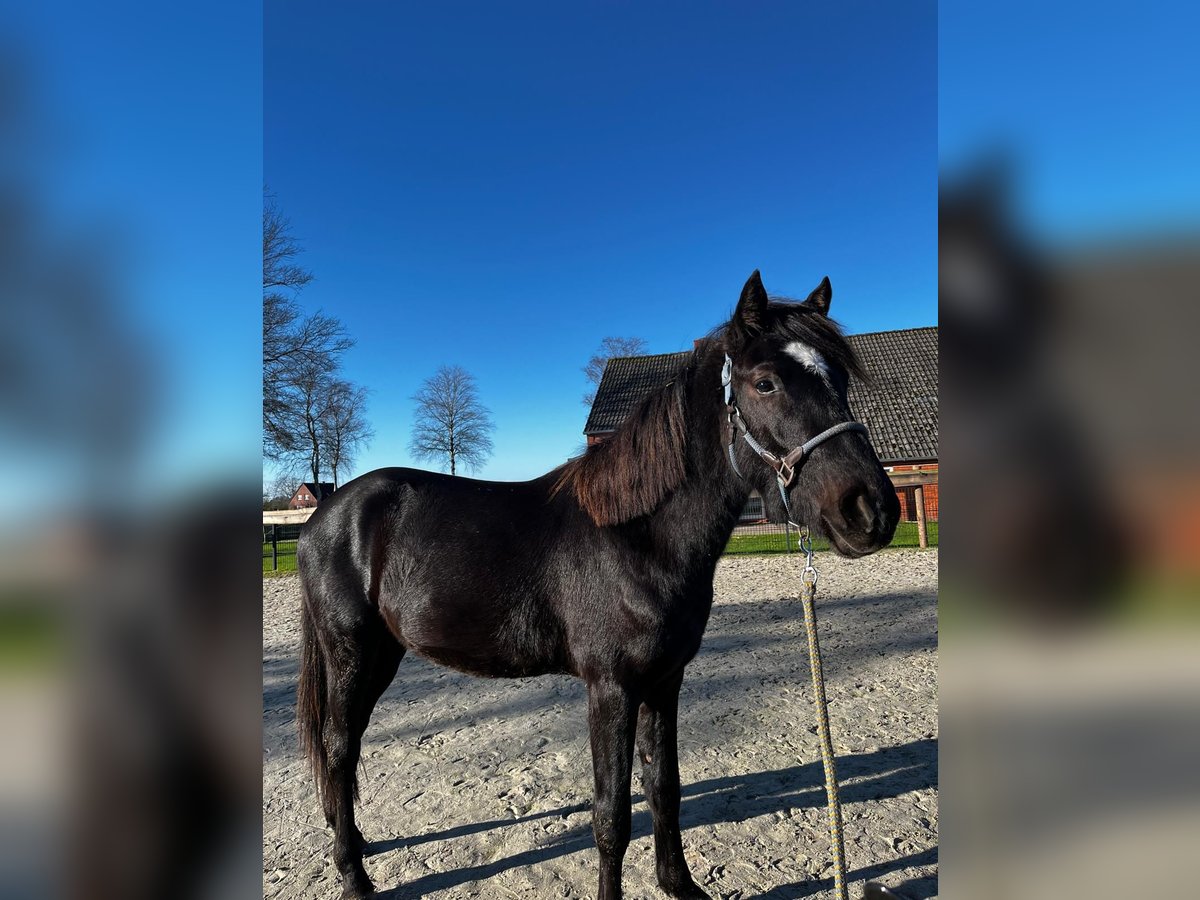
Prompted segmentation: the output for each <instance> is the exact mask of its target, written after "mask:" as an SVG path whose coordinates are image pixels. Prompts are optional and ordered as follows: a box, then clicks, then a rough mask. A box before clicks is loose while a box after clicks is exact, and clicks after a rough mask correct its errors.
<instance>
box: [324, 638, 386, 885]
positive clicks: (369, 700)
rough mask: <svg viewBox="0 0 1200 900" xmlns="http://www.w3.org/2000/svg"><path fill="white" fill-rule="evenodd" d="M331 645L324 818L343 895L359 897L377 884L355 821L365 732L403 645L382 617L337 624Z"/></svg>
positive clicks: (327, 662)
mask: <svg viewBox="0 0 1200 900" xmlns="http://www.w3.org/2000/svg"><path fill="white" fill-rule="evenodd" d="M331 630H333V629H331ZM326 650H327V656H326V664H327V666H328V671H327V679H326V686H327V694H326V704H327V706H326V717H325V723H324V727H323V728H322V740H323V742H324V746H325V754H326V760H327V765H328V782H327V784H326V790H325V793H324V797H323V801H324V806H325V818H326V820H327V821H328V822H329V823H330V824H331V825H332V826H333V830H334V839H333V860H334V864H335V865H336V866H337V869H338V872H339V873H340V874H341V876H342V886H343V896H344V897H347V898H355V900H357V898H361V897H367V896H370V894H371V892H372V891H373V890H374V886H373V885H372V884H371V880H370V878H368V877H367V872H366V870H365V869H364V868H363V864H362V853H363V837H362V833H361V832H360V831H359V830H358V827H357V826H356V825H355V823H354V801H355V800H356V799H357V797H358V760H359V755H360V752H361V749H362V735H363V731H364V730H365V729H366V727H367V722H368V720H369V719H370V716H371V710H372V709H373V708H374V706H375V703H376V701H377V700H378V699H379V696H380V694H382V693H383V691H384V690H385V689H386V688H387V685H388V684H389V683H390V682H391V680H392V678H393V677H394V676H395V674H396V667H397V666H398V665H399V664H400V658H401V657H402V656H403V653H404V651H403V648H401V647H400V645H399V644H397V643H396V642H395V640H394V639H393V638H392V636H391V635H390V634H388V633H387V632H386V631H385V630H384V628H383V624H382V622H378V621H371V620H370V619H367V620H365V621H363V620H360V621H357V622H355V623H354V625H353V627H350V628H339V629H337V630H336V632H335V634H334V636H332V637H331V639H330V640H329V641H328V646H327V648H326Z"/></svg>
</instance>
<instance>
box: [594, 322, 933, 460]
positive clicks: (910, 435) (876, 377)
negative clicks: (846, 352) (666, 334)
mask: <svg viewBox="0 0 1200 900" xmlns="http://www.w3.org/2000/svg"><path fill="white" fill-rule="evenodd" d="M849 341H850V343H851V345H853V347H854V349H855V351H856V352H857V353H858V355H859V358H860V359H861V360H862V363H863V368H864V369H865V370H866V372H867V375H868V381H867V382H862V381H859V380H858V379H857V378H855V379H852V380H851V382H850V408H851V410H853V412H854V415H855V416H856V417H857V418H858V419H859V420H860V421H862V422H864V423H865V424H866V425H867V427H868V428H870V429H871V442H872V443H873V444H874V445H875V452H876V453H878V454H879V458H880V459H881V460H883V461H884V462H885V463H904V462H916V461H918V460H935V459H937V458H938V330H937V328H936V327H934V328H909V329H906V330H904V331H876V332H872V333H870V334H852V335H850V336H849ZM690 356H691V353H690V352H688V351H685V352H682V353H661V354H659V355H657V356H621V357H614V358H613V359H610V360H609V361H608V365H607V366H605V368H604V376H603V377H602V378H601V379H600V387H599V388H598V389H597V390H596V400H595V402H593V403H592V411H591V414H590V415H589V416H588V420H587V424H586V425H585V426H584V428H583V433H584V434H604V433H606V432H609V431H613V430H615V429H616V427H617V426H618V425H620V424H621V422H622V421H624V419H625V417H626V416H628V415H629V414H630V413H631V412H633V409H634V407H635V406H637V404H638V403H639V402H641V401H642V400H643V399H644V398H645V397H646V396H647V395H648V394H650V393H651V392H652V391H653V390H654V389H655V388H658V387H659V386H661V385H663V384H666V383H667V382H668V381H670V380H671V378H672V376H674V375H675V373H676V372H678V371H679V369H680V368H681V367H682V366H683V365H684V364H685V363H686V362H687V361H688V358H689V357H690Z"/></svg>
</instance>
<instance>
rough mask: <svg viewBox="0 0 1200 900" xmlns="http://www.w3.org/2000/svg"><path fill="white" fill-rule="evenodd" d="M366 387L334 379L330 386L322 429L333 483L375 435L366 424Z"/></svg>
mask: <svg viewBox="0 0 1200 900" xmlns="http://www.w3.org/2000/svg"><path fill="white" fill-rule="evenodd" d="M366 409H367V389H366V388H362V387H356V386H355V385H353V384H351V383H350V382H348V381H334V382H333V383H332V384H330V386H329V399H328V402H327V403H326V405H325V418H324V420H323V422H322V431H323V434H324V441H325V457H326V459H328V460H329V468H330V469H331V470H332V471H333V486H334V487H335V488H336V487H337V486H338V485H339V484H340V483H341V482H340V481H339V480H338V476H339V473H341V472H345V471H346V469H348V468H350V466H352V465H353V464H354V457H355V456H356V455H357V454H358V451H359V450H360V449H362V448H363V446H365V445H366V444H367V442H369V441H370V440H371V438H373V437H374V436H375V431H374V430H373V429H372V428H371V426H370V425H369V424H368V423H367V418H366Z"/></svg>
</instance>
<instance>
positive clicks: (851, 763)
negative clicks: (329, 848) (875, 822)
mask: <svg viewBox="0 0 1200 900" xmlns="http://www.w3.org/2000/svg"><path fill="white" fill-rule="evenodd" d="M838 767H839V770H840V772H839V774H841V776H842V778H843V780H844V781H845V782H846V783H844V784H843V787H842V790H841V792H840V793H841V797H842V801H843V802H844V803H856V802H864V801H869V800H878V799H883V798H886V797H896V796H900V795H901V794H905V793H908V792H910V791H914V790H922V789H926V788H931V787H935V786H936V784H937V742H936V741H934V740H919V741H913V742H911V743H908V744H903V745H900V746H898V747H887V748H883V749H881V750H878V751H875V752H873V753H861V754H850V755H847V756H844V757H839V758H838ZM822 778H823V772H822V768H821V764H820V763H819V762H813V763H806V764H804V765H799V766H792V767H790V768H787V769H779V770H775V771H770V772H757V773H752V774H747V775H734V776H726V777H722V778H711V779H707V780H705V781H700V782H696V783H694V784H690V785H684V787H683V805H682V810H681V812H680V822H681V824H682V826H683V828H684V830H687V829H688V828H695V827H699V826H704V825H716V824H720V823H723V822H741V821H745V820H746V819H752V818H755V817H757V816H763V815H770V814H772V813H776V812H778V813H783V812H786V811H788V810H795V809H806V808H811V807H819V806H822V805H823V804H824V802H825V788H824V782H823V780H822ZM633 800H634V803H635V804H637V803H640V802H641V801H642V800H643V797H642V796H641V795H640V794H634V797H633ZM589 807H590V804H588V803H577V804H574V805H571V806H563V807H558V808H556V809H551V810H544V811H542V812H537V813H531V814H529V815H526V816H522V817H520V818H515V819H499V820H493V821H489V822H474V823H470V824H466V825H458V826H454V827H452V828H448V829H445V830H443V831H437V832H431V833H428V834H421V835H414V836H412V837H405V838H395V839H392V840H388V841H376V842H371V843H369V844H368V845H367V849H366V854H367V856H378V855H381V854H385V853H389V852H392V851H394V850H398V849H402V848H408V847H416V846H419V845H421V844H425V843H429V842H432V841H443V840H451V839H453V838H459V837H464V836H466V835H471V834H479V833H482V832H487V831H492V830H494V829H498V828H505V827H508V826H512V825H519V824H522V823H525V822H531V821H535V820H538V819H545V818H550V817H555V816H557V817H560V818H564V819H565V818H566V817H568V816H570V815H572V814H574V813H580V812H584V811H586V810H587V809H588V808H589ZM632 825H633V836H634V837H635V838H638V837H643V836H646V835H649V834H650V833H651V820H650V813H649V811H648V810H647V809H646V808H645V807H644V806H643V807H642V808H640V809H636V810H635V811H634V814H633V822H632ZM592 846H593V839H592V833H591V829H590V827H588V826H578V827H575V828H572V829H570V830H568V831H566V832H564V833H562V834H560V835H557V836H556V837H554V838H553V839H551V840H549V841H548V842H547V843H545V844H543V845H542V846H539V847H534V848H531V849H529V850H524V851H522V852H520V853H515V854H513V855H512V856H508V857H505V858H503V859H498V860H494V861H492V862H490V863H486V864H482V865H477V866H467V867H464V868H460V869H455V870H452V871H448V872H433V873H430V874H428V875H424V876H422V877H420V878H418V879H417V880H415V881H412V882H409V883H408V884H404V885H399V886H397V887H394V888H392V889H390V890H387V891H381V892H380V893H379V894H378V895H377V896H378V897H379V898H380V900H401V898H411V897H423V896H425V895H426V894H428V893H432V892H435V891H444V890H449V889H451V888H454V887H458V886H460V885H463V884H468V883H470V882H475V881H482V880H485V879H488V878H492V877H494V876H496V875H497V874H499V873H501V872H505V871H508V870H510V869H514V868H518V867H521V866H529V865H534V864H536V863H541V862H545V861H547V860H551V859H557V858H559V857H562V856H567V855H569V854H571V853H575V852H578V851H580V850H587V849H590V848H591V847H592ZM936 861H937V848H936V847H933V848H930V849H927V850H924V851H920V852H918V853H914V854H911V855H909V856H905V857H900V858H898V859H895V860H890V861H886V862H881V863H877V864H875V865H872V866H867V867H864V868H862V869H859V870H856V871H853V872H850V873H849V878H850V879H852V880H855V881H857V880H860V879H876V878H882V877H883V876H885V875H888V874H889V873H891V872H895V871H898V870H900V869H906V868H909V867H912V866H925V865H932V864H934V863H935V862H936ZM830 886H831V882H830V881H829V879H813V880H808V881H800V882H796V883H794V884H789V885H782V886H780V887H778V888H773V889H772V891H771V893H770V896H772V897H781V896H787V897H806V896H809V895H811V894H813V893H816V892H819V891H822V890H826V889H828V888H829V887H830ZM902 890H903V891H904V893H905V895H906V896H910V897H913V898H924V897H929V896H932V895H933V894H934V893H936V890H937V879H936V877H929V878H918V879H914V880H912V881H909V882H907V883H906V884H905V885H904V886H903V888H902ZM745 900H751V898H750V897H746V898H745Z"/></svg>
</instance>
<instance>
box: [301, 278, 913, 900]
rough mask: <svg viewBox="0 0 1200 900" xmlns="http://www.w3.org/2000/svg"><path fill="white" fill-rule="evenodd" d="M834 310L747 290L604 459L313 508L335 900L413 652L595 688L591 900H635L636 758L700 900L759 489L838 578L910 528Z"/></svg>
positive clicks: (352, 497) (758, 285)
mask: <svg viewBox="0 0 1200 900" xmlns="http://www.w3.org/2000/svg"><path fill="white" fill-rule="evenodd" d="M830 297H831V289H830V286H829V280H828V279H825V280H823V281H822V282H821V285H820V286H819V287H818V288H817V289H816V290H814V291H813V292H812V294H811V295H810V296H809V297H808V299H807V300H805V301H804V302H803V303H781V302H769V301H768V298H767V294H766V291H765V290H764V289H763V284H762V280H761V279H760V278H759V275H758V272H755V273H754V274H753V275H751V276H750V280H749V281H747V282H746V286H745V288H744V289H743V290H742V295H741V299H740V300H739V301H738V305H737V310H736V311H735V313H734V315H733V318H732V319H731V320H730V321H729V322H728V323H727V324H726V325H724V326H722V327H721V328H719V329H717V330H716V331H715V332H714V333H713V334H712V336H711V337H710V338H708V339H707V340H704V341H702V342H700V344H699V346H698V348H697V349H696V350H695V352H694V353H693V354H692V357H691V359H690V360H689V362H688V363H687V364H686V365H685V366H684V367H683V368H682V369H681V370H680V371H679V372H678V374H677V375H676V377H675V378H674V380H673V381H671V382H670V383H669V384H667V385H665V386H664V387H662V388H661V389H660V390H658V391H656V392H655V393H654V394H652V395H651V396H650V397H649V398H647V399H646V401H645V402H644V403H642V405H641V406H640V407H639V408H638V409H637V410H636V411H635V412H633V413H632V415H630V417H629V419H628V420H627V421H626V422H625V423H624V424H623V425H622V427H621V428H620V429H619V430H618V431H617V432H616V434H615V435H614V436H613V438H612V439H611V440H610V441H608V442H607V443H604V444H601V445H599V446H596V447H592V448H590V449H589V450H588V452H587V453H586V454H585V455H584V456H582V457H580V458H578V459H575V460H572V461H570V462H568V463H567V464H566V465H564V466H561V467H560V468H558V469H556V470H554V471H553V472H550V473H548V474H546V475H543V476H542V477H540V478H535V479H533V480H532V481H525V482H515V483H505V482H489V481H476V480H471V479H467V478H455V477H451V476H447V475H440V474H435V473H431V472H422V471H417V470H414V469H380V470H377V471H374V472H370V473H368V474H366V475H363V476H362V477H360V478H357V479H355V480H354V481H352V482H350V483H348V484H347V485H346V486H345V487H343V488H341V489H340V490H339V491H337V492H336V493H335V494H333V495H332V496H331V497H330V498H329V499H328V500H327V501H326V502H325V503H323V504H322V505H321V506H320V507H319V508H318V509H317V511H316V512H315V513H314V514H313V517H312V518H311V519H310V520H309V522H308V524H307V525H306V526H305V528H304V532H303V534H302V535H301V538H300V543H299V547H298V549H297V557H298V564H299V569H300V574H301V581H302V585H303V595H304V600H303V611H302V623H303V647H302V661H301V670H300V683H299V688H298V692H297V697H298V702H297V719H298V723H299V730H300V737H301V741H302V744H303V746H304V749H305V752H306V753H307V754H308V757H309V760H310V761H311V763H312V766H313V771H314V773H315V775H316V781H317V787H318V790H319V793H320V796H321V801H322V804H323V806H324V811H325V818H326V820H327V821H328V822H329V824H330V825H331V826H332V827H333V829H334V833H335V837H334V861H335V862H336V864H337V867H338V870H339V872H340V873H341V876H342V881H343V886H344V894H343V896H345V897H353V898H360V897H364V896H367V895H369V894H370V893H371V891H372V890H373V887H372V885H371V882H370V879H369V878H368V877H367V874H366V871H365V870H364V869H363V864H362V852H363V846H364V844H363V838H362V834H361V833H360V832H359V830H358V828H357V827H356V826H355V824H354V807H353V803H354V799H355V798H356V795H357V773H356V769H357V765H358V759H359V750H360V746H361V739H362V734H363V731H364V730H365V728H366V726H367V721H368V719H369V718H370V715H371V710H372V709H373V708H374V706H375V703H376V702H377V701H378V699H379V696H380V695H381V694H382V693H383V691H384V689H386V688H387V686H388V684H389V683H390V682H391V681H392V679H393V677H394V676H395V674H396V669H397V667H398V666H399V664H400V660H401V658H402V657H403V656H404V654H405V652H406V651H408V650H411V651H413V652H414V653H417V654H419V655H421V656H424V657H426V658H428V659H431V660H433V661H434V662H437V663H440V664H442V665H446V666H450V667H452V668H455V669H459V670H461V671H464V672H469V673H471V674H474V675H481V676H484V677H492V678H497V677H517V676H527V675H542V674H547V673H552V672H557V673H570V674H572V675H575V676H577V677H579V678H582V679H583V680H584V681H585V682H586V683H587V688H588V727H589V732H590V738H591V747H592V765H593V771H594V774H595V804H594V809H593V831H594V833H595V838H596V846H597V848H598V850H599V855H600V887H599V897H600V898H601V900H610V898H619V897H620V896H621V862H622V858H623V857H624V854H625V849H626V847H627V846H628V844H629V833H630V802H631V801H630V774H631V768H632V763H633V755H634V744H635V742H636V744H637V753H638V757H639V759H640V760H641V763H642V780H643V786H644V790H645V795H646V799H647V801H648V802H649V805H650V810H651V813H652V814H653V820H654V845H655V851H656V855H657V875H658V881H659V884H660V885H661V886H662V888H663V890H665V891H666V892H667V893H668V894H670V895H672V896H675V897H706V896H707V895H706V894H705V893H704V891H702V890H700V888H699V887H697V886H696V884H695V882H694V881H693V880H692V876H691V873H690V872H689V871H688V867H687V863H686V861H685V860H684V855H683V843H682V841H681V839H680V829H679V796H680V786H679V763H678V756H677V749H676V711H677V704H678V699H679V687H680V683H681V681H682V679H683V672H684V667H685V666H686V665H687V664H688V662H689V661H690V660H691V659H692V657H693V656H695V654H696V651H697V650H698V649H699V647H700V640H701V638H702V637H703V635H704V628H705V625H706V624H707V622H708V615H709V610H710V609H711V607H712V600H713V574H714V571H715V568H716V565H717V560H718V558H719V557H720V556H721V552H722V550H723V548H724V547H725V544H726V543H727V542H728V540H729V536H730V534H731V533H732V531H733V527H734V525H735V524H736V522H737V518H738V514H739V512H740V511H741V509H742V508H743V506H744V505H745V503H746V500H747V498H748V497H749V494H750V491H751V490H752V489H757V490H759V491H760V492H761V493H762V495H763V497H764V500H765V502H766V506H767V509H768V512H769V513H770V514H771V516H772V518H774V519H775V520H776V521H779V520H782V518H783V517H784V516H785V515H786V511H785V502H784V497H783V493H784V491H786V496H787V498H788V500H789V501H790V504H789V505H790V509H791V510H792V512H793V515H797V516H799V517H800V518H799V519H797V521H804V522H807V523H809V524H811V525H812V526H814V528H816V529H818V530H819V531H820V532H822V533H823V534H825V535H826V536H827V537H828V538H829V540H830V541H831V542H832V544H833V546H834V548H835V549H837V550H838V551H839V552H840V553H842V554H843V555H846V556H862V555H864V554H867V553H871V552H873V551H875V550H877V549H879V548H880V547H883V546H885V545H886V544H887V543H888V542H889V541H890V540H891V537H892V533H893V531H894V530H895V526H896V520H897V518H898V516H899V503H898V501H897V498H896V492H895V490H894V489H893V487H892V485H891V483H890V482H889V480H888V477H887V475H886V474H885V473H884V471H883V467H882V466H881V465H880V463H879V460H878V458H877V457H876V456H875V453H874V451H873V450H872V449H871V444H870V442H869V441H868V440H867V438H866V436H865V435H864V434H863V433H861V431H862V430H863V429H861V426H850V427H846V426H845V425H844V423H846V422H848V421H849V419H850V410H849V407H848V405H847V401H846V387H847V382H848V380H849V376H850V373H852V372H857V371H858V368H857V362H856V360H855V357H854V354H853V351H852V350H851V349H850V347H849V345H848V344H847V343H846V341H845V339H844V338H843V336H842V334H841V332H840V331H839V329H838V328H837V326H836V325H835V324H834V323H833V322H832V321H831V320H830V319H829V318H827V312H828V309H829V301H830ZM839 425H840V426H842V427H834V428H832V430H830V429H831V426H839ZM827 431H828V434H826V435H825V436H824V437H822V433H823V432H827ZM747 436H748V437H747ZM814 436H818V438H819V439H820V440H822V441H823V443H821V445H820V446H818V447H815V448H813V447H812V446H811V445H812V444H813V443H814V442H813V441H812V440H811V439H812V438H813V437H814ZM735 438H745V440H742V439H737V440H735ZM806 441H808V446H807V449H806V451H805V452H803V453H802V452H800V445H802V444H804V442H806ZM792 447H796V448H797V450H795V451H793V452H792V453H790V454H789V453H788V450H789V448H792ZM801 457H806V458H804V459H801ZM793 467H794V469H795V471H794V472H793V471H792V469H793ZM779 486H783V488H784V491H781V490H780V487H779Z"/></svg>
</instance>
